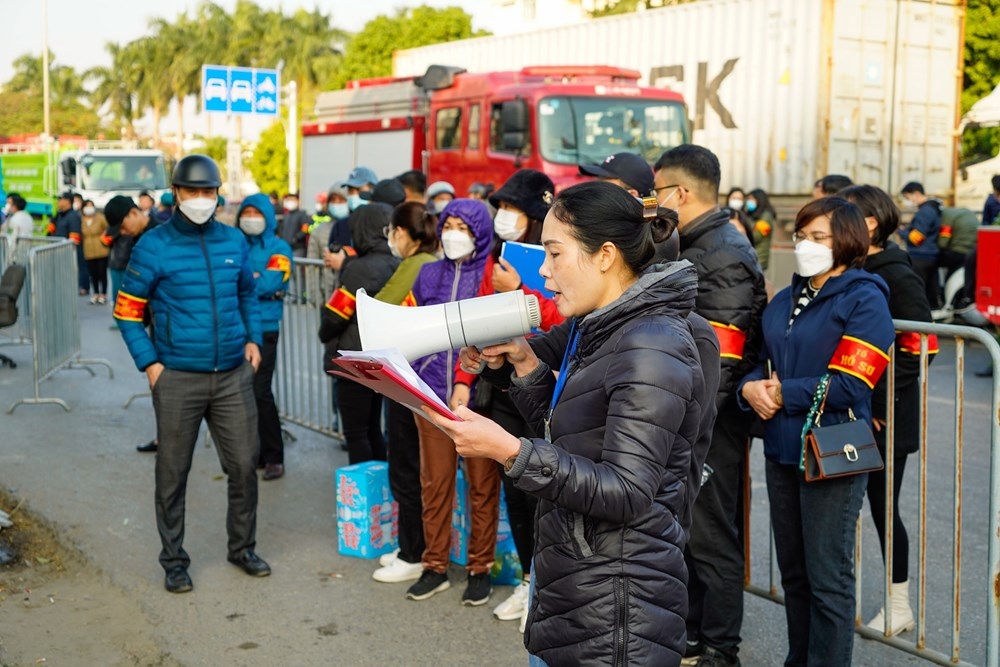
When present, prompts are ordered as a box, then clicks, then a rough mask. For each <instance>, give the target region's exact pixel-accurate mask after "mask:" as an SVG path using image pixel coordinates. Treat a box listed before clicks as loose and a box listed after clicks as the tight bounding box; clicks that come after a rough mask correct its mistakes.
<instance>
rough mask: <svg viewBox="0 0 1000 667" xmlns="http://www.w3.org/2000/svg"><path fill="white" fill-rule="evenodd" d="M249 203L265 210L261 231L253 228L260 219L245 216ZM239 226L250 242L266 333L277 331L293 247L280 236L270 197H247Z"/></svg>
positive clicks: (289, 275)
mask: <svg viewBox="0 0 1000 667" xmlns="http://www.w3.org/2000/svg"><path fill="white" fill-rule="evenodd" d="M247 207H252V208H255V209H257V210H258V211H260V212H261V213H262V214H264V228H263V230H262V231H259V232H258V231H257V230H256V229H254V228H253V227H255V226H256V224H257V223H255V222H251V221H252V220H254V219H255V218H250V217H248V216H246V214H245V211H246V209H247ZM236 227H237V228H238V229H239V230H240V231H242V232H243V234H244V235H245V236H246V238H247V243H249V244H250V263H251V264H252V265H253V272H254V275H255V276H256V279H255V280H256V283H257V298H258V299H260V315H261V321H262V324H263V330H264V332H265V333H267V332H271V331H278V328H279V327H280V325H281V316H282V311H283V309H284V297H285V292H286V291H287V289H288V279H289V278H290V277H291V274H292V248H291V246H289V245H288V243H287V242H286V241H284V240H283V239H280V238H278V236H277V231H278V220H277V218H276V217H275V215H274V206H272V205H271V200H270V198H269V197H268V196H267V195H265V194H262V193H258V194H255V195H250V196H249V197H247V198H246V199H244V200H243V203H242V204H240V208H239V210H238V211H237V212H236Z"/></svg>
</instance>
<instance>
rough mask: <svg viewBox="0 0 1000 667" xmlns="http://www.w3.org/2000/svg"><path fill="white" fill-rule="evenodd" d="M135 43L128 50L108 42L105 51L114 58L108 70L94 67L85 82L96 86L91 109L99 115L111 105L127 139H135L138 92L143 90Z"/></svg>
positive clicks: (84, 77) (115, 120) (109, 109)
mask: <svg viewBox="0 0 1000 667" xmlns="http://www.w3.org/2000/svg"><path fill="white" fill-rule="evenodd" d="M133 44H134V42H133V43H132V44H128V45H126V46H122V45H120V44H116V43H114V42H108V43H107V44H105V46H104V50H105V51H107V53H108V55H109V56H111V65H110V66H108V67H93V68H91V69H89V70H87V71H86V72H85V73H84V75H83V79H84V81H90V82H94V83H95V84H96V86H95V87H94V89H93V90H92V91H91V92H90V100H91V106H92V107H93V108H94V110H95V111H99V110H100V109H101V108H102V107H104V106H105V105H107V107H108V112H109V113H110V114H111V117H112V118H113V120H114V123H115V127H116V128H123V130H124V131H123V134H124V138H126V139H133V138H134V137H135V126H134V124H133V123H134V120H135V116H136V113H135V112H136V110H137V106H136V104H135V97H134V96H135V91H136V90H137V88H138V86H139V80H140V76H141V71H140V69H139V63H138V62H137V61H136V58H135V56H134V46H133Z"/></svg>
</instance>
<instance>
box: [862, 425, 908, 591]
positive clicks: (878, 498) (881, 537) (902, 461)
mask: <svg viewBox="0 0 1000 667" xmlns="http://www.w3.org/2000/svg"><path fill="white" fill-rule="evenodd" d="M875 440H876V441H879V440H881V442H882V446H881V447H880V449H881V450H882V456H883V457H885V444H884V443H885V429H882V430H881V431H877V432H876V433H875ZM906 457H907V455H906V454H896V455H895V456H893V461H892V464H893V469H892V583H894V584H898V583H901V582H904V581H907V580H908V579H909V578H910V538H909V536H908V535H907V534H906V526H905V525H903V519H902V517H900V516H899V490H900V488H901V487H902V486H903V473H904V472H905V471H906ZM868 504H869V505H870V506H871V512H872V522H873V523H874V524H875V530H876V531H877V532H878V541H879V544H881V545H882V554H883V556H882V558H883V560H884V559H885V553H886V549H885V469H882V470H879V471H876V472H870V473H868Z"/></svg>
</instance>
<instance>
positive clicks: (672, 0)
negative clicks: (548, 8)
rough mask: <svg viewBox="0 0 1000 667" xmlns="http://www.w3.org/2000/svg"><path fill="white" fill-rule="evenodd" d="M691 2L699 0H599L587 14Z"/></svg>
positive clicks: (607, 14)
mask: <svg viewBox="0 0 1000 667" xmlns="http://www.w3.org/2000/svg"><path fill="white" fill-rule="evenodd" d="M576 2H577V4H580V0H576ZM689 2H697V0H597V2H594V3H593V6H594V9H590V10H587V15H588V16H590V18H592V19H596V18H602V17H604V16H617V15H619V14H630V13H632V12H634V11H638V10H640V9H658V8H660V7H669V6H671V5H683V4H686V3H689Z"/></svg>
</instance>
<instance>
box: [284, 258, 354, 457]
mask: <svg viewBox="0 0 1000 667" xmlns="http://www.w3.org/2000/svg"><path fill="white" fill-rule="evenodd" d="M294 271H295V282H294V285H295V286H296V287H293V288H292V289H290V291H289V294H288V296H287V297H286V298H285V312H284V317H283V318H282V322H281V336H280V338H279V339H278V360H277V364H276V367H275V370H274V394H275V400H276V402H277V404H278V413H279V414H280V415H281V417H282V419H285V420H287V421H289V422H292V423H293V424H298V425H299V426H304V427H306V428H309V429H312V430H314V431H317V432H319V433H325V434H326V435H329V436H332V437H336V438H340V437H341V435H340V417H339V415H338V414H337V411H336V410H335V408H334V405H333V398H334V395H335V394H334V391H335V389H334V383H333V379H332V378H331V377H330V376H329V375H327V373H325V372H324V371H323V345H322V344H321V343H320V342H319V338H317V332H318V331H319V323H320V314H321V312H322V309H323V306H324V304H325V301H326V296H329V295H324V294H322V290H321V288H320V285H322V284H323V282H324V281H323V273H324V272H325V271H328V269H326V268H325V267H324V266H323V262H322V261H321V260H316V259H306V258H303V257H296V258H295V264H294ZM303 287H304V289H303Z"/></svg>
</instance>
